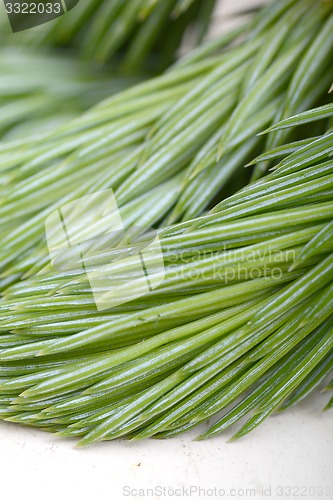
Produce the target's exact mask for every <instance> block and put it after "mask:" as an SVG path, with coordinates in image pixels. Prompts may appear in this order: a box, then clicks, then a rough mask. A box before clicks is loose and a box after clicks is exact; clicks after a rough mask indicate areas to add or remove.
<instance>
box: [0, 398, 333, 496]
mask: <svg viewBox="0 0 333 500" xmlns="http://www.w3.org/2000/svg"><path fill="white" fill-rule="evenodd" d="M327 400H328V395H327V394H326V395H323V394H318V393H317V394H316V395H315V396H311V397H310V398H309V399H308V400H307V401H306V402H303V403H302V404H300V405H299V406H298V407H297V408H296V409H291V410H289V411H287V412H285V413H283V414H277V415H275V416H273V417H271V418H270V419H269V420H266V422H264V423H263V424H262V425H261V427H259V428H258V429H257V430H256V431H255V432H253V433H252V434H250V435H248V436H247V437H246V438H243V439H242V440H240V441H238V442H233V443H227V439H228V437H230V434H227V435H222V436H218V437H216V438H214V439H210V440H207V441H200V442H198V441H197V442H195V441H193V440H192V438H193V437H195V435H197V434H198V433H197V432H196V433H191V434H185V435H184V436H182V437H181V438H174V439H170V440H166V441H157V440H150V441H142V442H138V443H134V442H133V443H131V442H126V441H117V442H106V443H101V444H97V445H94V446H91V447H88V448H84V449H80V450H78V449H75V448H74V446H75V441H71V440H61V439H58V438H53V437H52V436H51V435H49V434H46V433H43V432H41V431H38V430H34V429H28V428H23V427H20V426H18V425H15V424H9V423H5V422H2V423H1V422H0V480H1V481H0V498H1V499H2V500H7V499H11V498H14V499H15V500H16V499H21V498H25V499H28V500H30V499H33V500H44V499H47V500H56V499H65V500H68V499H80V500H88V499H98V500H122V499H126V498H131V499H133V498H149V499H151V498H152V499H157V498H161V499H170V498H191V499H192V500H193V499H194V500H196V499H199V498H200V499H201V498H228V497H229V498H251V499H252V498H253V499H254V498H257V499H260V498H268V499H273V500H279V499H281V498H289V499H290V498H300V499H303V500H304V499H315V500H331V499H332V498H333V446H332V437H333V419H332V411H329V412H325V413H321V411H320V410H321V408H323V406H324V405H325V403H326V402H327ZM191 486H193V487H201V488H202V489H206V490H207V491H206V492H204V491H202V492H201V493H202V494H201V495H198V494H195V493H193V494H192V496H186V492H185V494H184V496H183V494H182V492H181V491H175V490H177V488H182V487H184V488H185V489H186V488H188V489H189V488H190V487H191ZM279 486H282V487H283V488H284V490H283V491H284V494H283V495H281V494H280V493H281V490H280V489H279ZM311 486H312V487H313V486H315V487H320V486H321V487H324V488H325V489H326V490H325V491H324V493H325V495H323V496H320V490H318V489H317V490H316V492H315V494H313V491H312V489H311V488H310V487H311ZM124 487H129V488H131V489H132V490H136V491H133V495H130V496H124V495H123V493H126V491H128V490H123V488H124ZM155 487H166V488H171V489H172V490H174V493H175V494H174V495H173V496H172V495H164V496H163V495H161V496H156V495H153V496H152V495H151V494H150V493H151V492H148V496H147V495H146V496H142V495H141V496H140V495H139V494H140V493H141V491H139V490H140V489H141V488H145V489H147V488H155ZM215 487H216V488H217V490H219V489H224V490H225V496H222V495H223V491H221V492H217V493H221V495H219V494H217V495H215V496H208V495H209V494H210V493H211V491H209V490H211V489H214V488H215ZM288 487H291V488H293V491H292V493H298V494H297V495H289V490H288ZM262 488H264V489H265V491H266V495H262ZM269 488H271V491H270V490H269ZM247 489H248V490H251V491H248V492H246V490H247ZM328 489H330V491H331V493H330V494H329V495H328V494H326V493H328V492H327V490H328ZM234 490H238V491H237V494H236V492H235V491H234ZM171 493H172V492H171ZM176 493H181V496H179V495H178V496H176ZM204 493H206V496H205V495H204ZM213 493H214V491H213ZM301 493H303V494H301ZM135 494H136V495H135Z"/></svg>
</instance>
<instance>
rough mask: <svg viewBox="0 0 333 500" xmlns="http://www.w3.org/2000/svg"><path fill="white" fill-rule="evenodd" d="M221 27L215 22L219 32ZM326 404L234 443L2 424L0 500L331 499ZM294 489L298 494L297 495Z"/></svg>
mask: <svg viewBox="0 0 333 500" xmlns="http://www.w3.org/2000/svg"><path fill="white" fill-rule="evenodd" d="M250 3H255V4H256V3H259V2H253V0H251V2H250V1H247V2H245V1H244V0H243V1H241V0H237V1H236V0H233V1H230V2H225V3H224V4H223V6H222V8H221V9H220V11H219V16H218V17H217V19H218V20H220V19H223V18H225V15H226V13H227V11H229V10H230V9H237V8H238V7H239V5H244V4H246V5H247V6H248V5H249V4H250ZM218 26H219V23H218V22H215V25H214V28H213V32H215V31H216V30H217V28H218ZM327 401H328V395H327V394H326V395H325V394H319V393H316V394H315V395H312V396H311V397H310V398H308V399H307V400H306V401H305V402H303V403H301V404H300V405H298V406H297V407H296V408H295V409H291V410H288V411H287V412H285V413H283V414H277V415H275V416H273V417H271V418H270V419H268V420H266V422H264V423H263V424H262V425H261V426H260V427H259V428H258V429H257V430H256V431H255V432H253V433H251V434H250V435H249V436H247V437H246V438H243V439H242V440H240V441H238V442H233V443H227V440H228V438H229V437H230V436H231V434H226V435H222V436H219V437H216V438H214V439H210V440H207V441H201V442H195V441H193V437H195V436H196V435H197V434H198V432H199V431H196V432H192V433H189V434H185V435H184V436H182V437H181V438H174V439H171V440H167V441H156V440H150V441H144V442H139V443H131V442H121V441H120V442H109V443H102V444H98V445H94V446H91V447H89V448H86V449H83V450H82V449H81V450H76V449H75V448H74V446H75V442H74V441H70V440H62V439H58V438H54V437H52V436H51V435H49V434H47V433H43V432H40V431H38V430H34V429H29V428H24V427H20V426H18V425H15V424H10V423H5V422H0V500H7V499H15V500H16V499H21V498H25V499H28V500H30V499H33V500H44V499H47V500H55V499H65V500H68V499H80V500H86V499H98V500H121V499H125V498H153V499H157V498H161V499H163V498H192V499H195V500H196V499H198V498H228V497H229V498H268V499H273V500H279V499H281V498H286V499H288V498H299V499H303V500H304V499H315V500H321V499H323V500H332V499H333V444H332V442H333V441H332V438H333V419H332V411H329V412H325V413H321V409H322V408H323V407H324V406H325V404H326V403H327ZM191 486H192V487H197V488H198V487H201V488H202V492H201V493H202V494H201V495H198V494H194V493H193V494H192V496H188V497H187V496H186V493H187V492H188V493H189V488H190V487H191ZM312 486H314V487H320V486H322V487H324V488H326V490H327V489H330V490H331V494H330V495H329V496H327V495H326V496H322V497H321V496H320V490H317V492H316V493H314V491H313V489H312V488H310V487H312ZM125 487H128V488H131V489H132V490H133V491H132V493H133V495H131V496H130V497H129V496H124V495H123V493H124V492H125V490H123V488H125ZM155 487H162V488H163V487H165V488H171V491H170V493H174V494H175V495H176V494H177V493H180V491H178V490H177V489H178V488H182V487H185V488H187V492H186V491H185V493H184V495H185V496H178V497H176V496H160V497H158V496H146V497H142V496H141V497H140V496H139V494H140V493H141V491H139V490H140V489H141V488H144V489H147V488H155ZM279 487H283V488H284V489H283V490H281V489H279ZM288 487H291V488H292V489H293V491H292V493H298V495H292V496H290V491H289V490H288ZM302 487H303V489H302ZM214 488H217V489H218V490H221V491H220V492H219V493H221V494H223V490H224V491H225V496H224V497H222V496H215V497H209V496H208V495H209V494H210V493H211V491H210V490H211V489H214ZM263 488H264V490H265V493H266V495H265V496H263V495H262V489H263ZM297 488H299V489H297ZM307 488H309V489H307ZM205 489H206V492H205V491H204V490H205ZM246 490H251V491H246ZM252 490H253V491H254V492H255V493H254V492H252ZM326 490H325V493H327V491H326ZM126 491H128V490H126ZM281 492H282V493H283V492H284V494H282V495H281ZM204 493H206V496H204ZM302 493H303V495H301V494H302ZM135 494H137V495H135Z"/></svg>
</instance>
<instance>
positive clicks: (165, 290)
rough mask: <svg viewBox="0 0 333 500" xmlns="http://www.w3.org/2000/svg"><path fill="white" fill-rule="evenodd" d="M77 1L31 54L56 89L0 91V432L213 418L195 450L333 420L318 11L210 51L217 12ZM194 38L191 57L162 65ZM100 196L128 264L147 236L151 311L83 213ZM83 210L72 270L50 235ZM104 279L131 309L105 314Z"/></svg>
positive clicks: (329, 10)
mask: <svg viewBox="0 0 333 500" xmlns="http://www.w3.org/2000/svg"><path fill="white" fill-rule="evenodd" d="M81 3H82V6H81V7H80V10H79V8H78V10H77V12H76V11H75V9H73V11H72V14H73V15H72V14H69V13H68V14H66V16H67V17H66V16H64V18H63V19H59V20H58V21H56V22H55V24H54V25H52V23H50V28H48V29H47V31H44V32H43V34H44V36H43V37H41V33H42V32H40V33H38V35H35V36H32V37H31V40H32V41H34V43H32V44H31V45H32V47H30V49H29V51H28V52H27V57H31V61H32V59H34V57H38V58H39V60H40V59H41V58H43V57H46V58H48V57H49V59H48V62H46V64H48V65H49V66H50V67H51V66H52V64H53V61H57V63H54V64H56V65H57V66H56V68H58V67H59V68H62V71H61V72H60V77H59V74H58V76H57V75H56V74H55V75H54V78H56V82H58V81H59V79H61V89H62V91H59V92H58V93H57V92H56V91H55V88H56V89H58V90H59V87H58V85H55V86H53V85H51V83H50V82H51V80H52V79H53V74H52V71H51V69H50V72H49V73H48V74H47V75H44V76H45V78H44V80H43V79H42V80H41V87H38V85H37V83H36V81H35V82H34V81H33V79H31V80H29V81H27V92H26V93H24V92H23V91H22V87H24V84H25V83H24V77H23V76H22V81H20V82H19V83H18V84H17V88H16V87H15V86H14V88H13V89H12V91H13V94H12V95H11V96H10V95H9V94H10V93H9V88H10V85H9V83H8V82H10V75H9V76H8V75H7V76H6V75H5V76H6V78H7V83H6V78H4V77H3V74H1V76H0V97H1V99H0V110H2V109H4V110H6V112H5V111H4V113H3V115H2V116H1V115H0V133H1V134H2V142H0V228H1V243H2V244H1V248H0V292H1V299H0V419H3V420H6V421H10V422H15V423H19V424H23V425H28V426H33V427H38V428H41V429H44V430H48V431H51V432H53V433H56V434H58V435H60V436H66V437H75V438H78V440H79V441H78V443H79V444H80V445H87V444H90V443H92V442H96V441H103V440H112V439H116V438H129V439H142V438H147V437H156V438H167V437H171V436H175V435H177V434H179V433H181V432H184V431H186V430H188V429H191V428H194V427H195V426H198V425H199V424H200V423H202V422H205V421H207V420H208V419H210V426H209V427H207V428H206V429H207V430H205V431H204V433H203V434H201V435H200V436H199V439H203V438H207V437H210V436H214V435H216V434H219V433H221V432H223V431H225V430H227V429H229V427H231V426H235V427H236V429H235V432H236V433H235V435H234V437H235V438H238V437H241V436H244V435H245V434H247V433H248V432H249V431H251V430H253V429H254V428H256V427H257V426H258V425H259V424H260V423H261V422H262V421H263V420H264V419H265V418H266V417H268V416H269V415H271V414H272V413H273V412H275V411H277V410H282V409H286V408H289V407H290V406H291V405H294V404H296V403H298V402H299V401H300V400H302V399H303V398H305V397H306V396H308V395H309V394H310V393H311V392H312V391H313V390H314V389H316V390H318V387H320V388H324V389H327V391H328V403H327V407H326V409H330V408H332V407H333V397H332V395H330V394H329V391H330V390H332V389H333V380H332V378H331V379H330V375H331V377H332V372H333V158H332V156H333V103H332V93H331V92H330V91H331V90H332V82H333V64H332V63H333V2H332V1H331V0H329V1H327V0H326V1H324V0H322V1H318V0H280V1H279V2H268V4H267V5H265V6H264V7H262V8H260V9H259V8H258V9H255V10H254V12H252V13H251V15H250V16H249V17H246V21H244V22H242V24H241V25H240V26H238V27H237V28H234V29H233V30H232V31H227V32H226V33H225V34H224V35H222V36H220V37H217V38H213V39H210V40H208V41H205V42H203V43H202V42H201V39H202V37H203V34H204V33H205V32H206V30H207V27H208V25H209V19H210V18H211V14H212V11H213V7H214V4H215V2H211V1H208V2H205V1H203V2H202V1H193V0H177V1H176V0H172V1H169V0H168V1H164V0H163V1H161V0H155V1H154V0H140V1H139V0H131V1H128V2H123V1H119V0H113V1H110V0H108V1H107V2H103V1H101V0H99V1H92V0H91V1H89V2H88V1H87V2H81ZM125 5H126V8H125ZM90 12H94V16H90ZM71 15H72V17H71ZM89 16H90V17H89ZM119 19H120V20H119ZM88 20H89V22H88ZM221 22H223V20H222V21H221ZM193 24H195V25H196V27H197V41H198V43H199V42H200V43H199V45H198V46H197V48H195V49H193V50H191V51H190V52H189V53H188V54H187V55H186V56H184V57H182V58H181V59H179V60H178V61H177V62H175V63H173V64H172V65H171V66H170V63H171V61H172V60H174V58H175V57H176V53H177V50H178V48H179V45H180V40H181V38H182V36H183V34H184V32H185V31H186V29H188V28H189V27H191V28H192V29H193ZM117 26H118V28H117ZM120 27H121V29H122V31H121V30H120ZM119 30H120V31H119ZM173 30H175V31H174V32H173ZM174 33H175V37H174V41H176V45H177V46H175V45H173V44H171V39H173V35H174ZM166 34H168V36H166ZM90 42H91V43H90ZM6 43H7V42H6ZM8 45H10V42H9V41H8ZM36 45H39V46H38V47H36ZM54 47H58V49H57V50H59V47H62V48H61V49H60V53H59V52H58V53H57V54H56V55H55V54H54V52H53V50H54ZM2 50H3V51H4V50H6V51H7V53H8V54H9V53H11V51H12V52H13V53H16V52H17V51H19V50H21V49H20V48H19V45H18V44H17V43H16V45H15V47H14V48H13V47H12V46H11V47H6V48H5V49H2ZM68 50H69V51H70V55H69V56H68V54H67V52H68ZM22 51H23V48H22ZM41 51H42V52H41ZM44 51H45V52H44ZM22 53H23V55H22V56H21V57H24V52H22ZM3 54H5V52H3ZM43 54H44V55H43ZM75 54H77V56H75ZM82 54H83V55H85V56H87V57H86V62H78V61H77V63H76V65H71V63H70V62H69V63H68V57H70V58H75V57H77V59H78V58H79V57H80V56H81V55H82ZM163 54H164V55H163ZM1 57H4V55H2V56H1V53H0V67H1V65H2V64H4V63H2V62H1ZM155 59H157V62H156V65H155V66H154V60H155ZM70 60H71V59H70ZM92 60H95V61H96V60H99V61H102V62H103V63H105V64H106V66H105V67H104V68H102V69H100V70H99V72H97V73H96V66H95V64H96V63H95V62H93V63H92V62H91V61H92ZM87 61H88V62H87ZM107 61H109V62H107ZM110 61H111V62H110ZM108 64H111V65H114V66H113V67H117V68H119V75H121V76H119V75H118V77H117V78H115V77H113V78H111V77H110V76H108ZM12 66H15V60H14V62H12ZM165 66H168V69H167V70H166V71H163V72H162V73H160V71H161V68H164V67H165ZM89 68H90V71H91V75H90V77H89V76H88V75H87V72H88V73H89ZM147 68H148V70H151V69H152V68H154V69H153V71H154V72H155V73H156V74H158V76H155V77H153V78H148V79H145V80H143V81H140V82H139V83H135V84H132V85H130V82H129V80H123V75H124V74H129V73H130V74H131V75H135V76H138V75H142V73H143V72H144V71H146V70H147ZM7 69H8V65H7ZM8 71H9V70H8ZM11 71H12V75H15V74H16V71H18V70H16V69H14V68H13V69H12V70H11ZM9 73H10V72H9ZM41 73H42V71H41ZM54 73H57V70H55V71H54ZM22 75H23V71H22ZM118 78H119V79H118ZM140 78H141V76H140ZM12 79H14V76H13V77H12ZM108 82H109V83H110V87H111V89H109V91H108ZM121 82H122V83H121ZM120 84H122V85H123V86H124V88H123V90H121V91H118V86H119V85H120ZM34 85H35V86H34ZM2 89H4V91H3V92H2ZM36 89H37V90H36ZM41 89H42V90H41ZM75 89H76V90H75ZM111 94H112V95H111ZM106 95H109V96H108V97H107V98H106V99H105V98H104V97H105V96H106ZM13 96H14V98H13ZM9 97H10V99H9ZM58 101H59V106H57V102H58ZM96 102H97V104H95V103H96ZM60 103H61V104H60ZM20 104H21V105H22V107H20ZM71 106H72V107H71ZM91 106H92V107H91ZM35 110H36V111H35ZM11 113H12V114H11ZM111 190H112V193H113V194H114V197H115V200H116V202H117V213H118V214H119V217H121V220H122V223H123V225H124V227H125V228H126V230H130V229H131V228H132V230H133V231H134V232H135V233H136V237H135V243H134V244H133V245H132V246H133V248H131V249H130V250H133V252H134V253H133V254H131V255H134V254H135V252H138V251H139V250H140V249H139V250H138V249H137V248H134V247H135V246H136V244H137V245H138V246H139V247H140V244H141V247H140V248H141V250H142V241H145V240H144V239H145V235H144V231H143V230H142V233H140V231H141V229H142V228H154V230H155V233H156V238H157V240H158V242H159V243H158V244H159V249H160V252H161V255H162V259H161V258H160V255H158V252H155V251H153V252H151V253H149V252H146V253H145V254H144V265H145V272H146V273H147V272H148V274H149V271H150V270H151V271H152V273H153V277H154V278H153V279H157V280H158V286H154V287H152V288H151V289H150V290H149V293H141V294H140V293H136V292H138V291H140V290H141V288H140V287H141V286H142V283H143V281H144V282H145V283H146V276H145V277H144V279H143V278H142V277H141V274H140V272H139V271H138V269H137V267H136V266H135V265H134V264H133V266H132V265H131V261H130V260H129V259H126V258H125V259H124V258H123V257H124V255H127V254H126V252H128V246H129V243H128V241H127V239H126V238H124V237H123V234H122V233H121V234H120V233H119V234H115V233H110V232H109V230H108V228H107V227H106V224H105V220H107V217H106V214H105V207H104V206H103V207H101V210H99V209H97V208H96V205H94V203H93V204H92V205H91V206H90V205H89V203H90V200H92V199H94V196H96V195H98V194H100V195H101V196H102V198H103V193H109V192H110V191H111ZM77 200H84V205H85V210H86V211H87V213H88V219H87V218H85V219H84V221H82V220H80V217H76V215H77V214H76V215H75V214H74V215H73V214H72V220H71V222H72V227H71V231H72V232H73V234H75V239H76V241H80V242H85V243H84V244H82V245H81V246H80V245H78V247H79V254H77V251H76V250H75V249H72V250H73V255H74V257H75V256H76V258H75V259H74V261H75V262H74V261H72V263H71V265H67V266H66V265H63V262H62V263H61V262H60V263H59V262H55V261H54V259H53V258H52V252H51V251H50V241H49V238H47V236H50V234H49V233H48V222H47V221H50V220H51V219H52V217H53V216H54V214H55V213H60V212H61V210H62V213H65V208H66V206H67V207H74V206H75V203H76V202H77ZM64 207H65V208H64ZM104 218H105V220H104ZM87 220H88V221H89V224H87V223H86V222H87ZM62 222H64V221H62ZM96 235H99V236H100V238H99V239H96V238H94V236H96ZM51 236H52V238H55V239H57V238H58V240H57V242H58V244H59V245H60V239H61V235H60V234H59V232H58V233H57V231H55V233H54V234H53V233H52V235H51ZM100 243H101V246H100V247H99V244H100ZM87 248H88V250H90V252H89V258H88V261H89V272H88V270H87V260H85V259H83V258H82V255H83V252H84V251H86V250H87ZM69 253H70V252H69ZM73 255H72V257H73ZM135 255H137V254H135ZM140 255H141V258H142V254H140ZM67 257H68V252H65V258H67ZM83 260H84V262H83ZM60 261H61V259H60ZM67 264H68V263H67ZM101 269H102V270H103V271H102V272H101ZM104 271H105V272H106V274H107V273H110V275H111V276H112V277H113V284H114V285H116V284H117V285H119V284H125V285H126V284H127V283H128V282H130V283H132V284H133V286H132V285H130V287H131V293H132V297H131V299H130V300H126V301H125V300H124V301H119V303H117V304H116V305H114V306H112V307H109V308H108V307H103V308H99V307H98V304H97V303H96V293H95V292H96V289H95V290H93V289H92V286H91V281H90V279H89V274H91V273H95V274H94V276H95V280H94V286H95V287H97V290H98V293H102V294H103V293H104V294H106V296H108V297H109V296H110V293H111V295H112V283H110V280H107V279H106V278H107V276H105V275H104ZM126 289H127V291H128V286H127V288H126ZM115 290H116V288H115ZM114 293H116V292H114ZM330 397H331V399H329V398H330ZM239 421H240V423H239V425H237V424H238V422H239Z"/></svg>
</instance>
